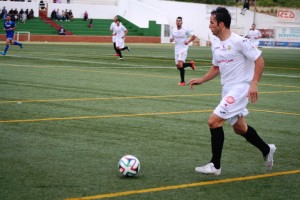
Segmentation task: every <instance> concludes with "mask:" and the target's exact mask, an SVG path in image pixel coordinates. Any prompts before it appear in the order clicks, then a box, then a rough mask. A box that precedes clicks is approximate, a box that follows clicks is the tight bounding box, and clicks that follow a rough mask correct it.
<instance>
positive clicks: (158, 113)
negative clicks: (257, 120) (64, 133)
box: [0, 109, 300, 123]
mask: <svg viewBox="0 0 300 200" xmlns="http://www.w3.org/2000/svg"><path fill="white" fill-rule="evenodd" d="M250 110H252V111H255V112H265V113H274V114H282V115H293V116H300V114H299V113H292V112H281V111H272V110H260V109H250ZM212 111H213V110H190V111H175V112H156V113H136V114H114V115H98V116H77V117H55V118H40V119H11V120H0V123H21V122H42V121H64V120H81V119H105V118H116V117H138V116H139V117H141V116H154V115H173V114H175V115H178V114H189V113H208V112H212Z"/></svg>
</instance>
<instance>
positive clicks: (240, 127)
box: [233, 117, 276, 168]
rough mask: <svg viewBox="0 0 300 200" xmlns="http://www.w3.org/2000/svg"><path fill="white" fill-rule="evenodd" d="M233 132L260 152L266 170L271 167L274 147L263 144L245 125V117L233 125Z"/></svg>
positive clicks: (254, 131) (253, 130)
mask: <svg viewBox="0 0 300 200" xmlns="http://www.w3.org/2000/svg"><path fill="white" fill-rule="evenodd" d="M233 130H234V132H235V133H236V134H239V135H241V136H243V137H244V138H245V139H246V140H247V141H248V142H249V143H250V144H252V145H254V146H255V147H256V148H258V149H259V150H260V151H261V153H262V154H263V157H264V159H265V161H266V162H265V164H266V166H267V167H268V168H271V167H272V166H273V157H274V153H275V150H276V147H275V145H274V144H267V143H265V142H264V140H263V139H262V138H261V137H260V136H259V135H258V134H257V132H256V130H255V129H254V128H253V127H251V126H250V125H248V124H247V122H246V119H245V117H239V119H238V120H237V122H236V123H235V124H234V125H233Z"/></svg>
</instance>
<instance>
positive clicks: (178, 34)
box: [171, 27, 194, 53]
mask: <svg viewBox="0 0 300 200" xmlns="http://www.w3.org/2000/svg"><path fill="white" fill-rule="evenodd" d="M192 35H194V33H193V32H192V31H191V30H188V29H186V28H184V27H181V29H179V30H178V29H177V27H176V28H174V29H173V30H172V31H171V39H174V42H175V53H176V52H179V51H182V50H186V51H187V50H188V48H189V46H188V45H186V44H184V43H185V42H186V41H188V40H189V37H191V36H192Z"/></svg>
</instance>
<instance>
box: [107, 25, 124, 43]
mask: <svg viewBox="0 0 300 200" xmlns="http://www.w3.org/2000/svg"><path fill="white" fill-rule="evenodd" d="M120 25H122V23H121V22H120ZM116 27H117V24H116V22H112V23H111V25H110V28H109V30H110V31H112V35H113V36H112V41H113V42H116V36H115V34H116Z"/></svg>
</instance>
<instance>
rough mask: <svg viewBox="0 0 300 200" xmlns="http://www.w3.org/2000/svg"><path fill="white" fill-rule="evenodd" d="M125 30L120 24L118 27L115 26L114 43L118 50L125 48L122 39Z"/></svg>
mask: <svg viewBox="0 0 300 200" xmlns="http://www.w3.org/2000/svg"><path fill="white" fill-rule="evenodd" d="M126 30H127V29H126V28H125V26H123V25H122V24H120V25H119V26H117V25H116V26H115V31H116V36H115V37H116V38H115V42H116V46H117V47H119V48H124V46H125V41H124V38H123V37H124V36H125V31H126Z"/></svg>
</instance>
